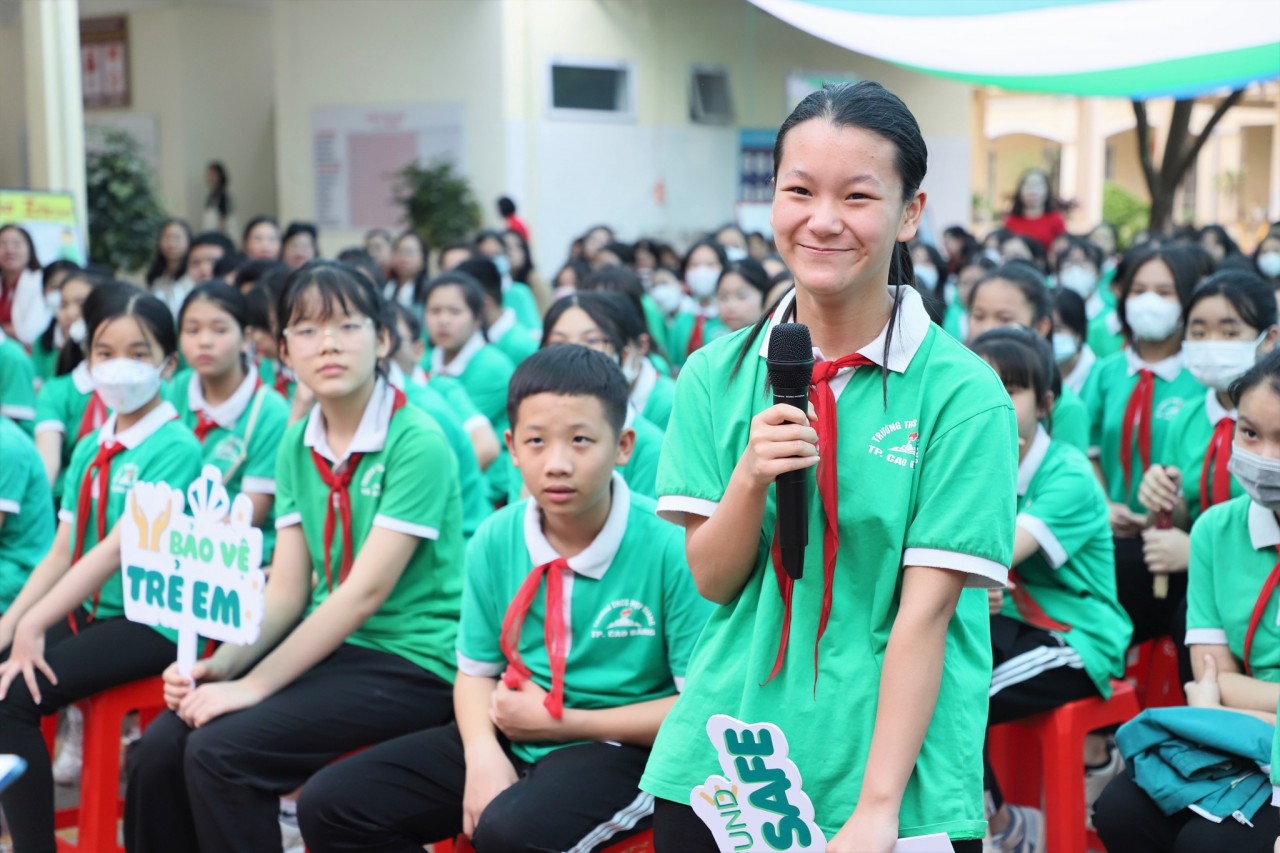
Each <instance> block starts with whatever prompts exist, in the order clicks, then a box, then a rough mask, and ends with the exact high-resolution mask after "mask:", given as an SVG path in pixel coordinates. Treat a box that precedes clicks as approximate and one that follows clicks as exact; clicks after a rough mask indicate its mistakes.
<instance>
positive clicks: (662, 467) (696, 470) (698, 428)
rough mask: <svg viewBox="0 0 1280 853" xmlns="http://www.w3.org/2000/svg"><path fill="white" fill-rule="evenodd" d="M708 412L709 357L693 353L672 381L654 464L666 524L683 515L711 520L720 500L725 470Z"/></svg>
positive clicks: (710, 414)
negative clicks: (668, 410)
mask: <svg viewBox="0 0 1280 853" xmlns="http://www.w3.org/2000/svg"><path fill="white" fill-rule="evenodd" d="M712 410H713V406H712V405H711V393H710V389H709V387H708V385H707V359H706V358H705V357H704V356H702V355H699V354H698V353H694V355H693V357H692V358H690V359H689V363H688V364H687V365H686V366H685V369H684V370H682V371H681V372H680V378H679V379H678V380H676V395H675V404H674V405H673V406H672V409H671V422H670V423H669V424H668V425H667V432H666V436H665V438H664V439H663V442H662V459H661V461H660V462H659V464H658V482H657V492H658V496H659V503H658V510H659V513H660V514H662V515H664V516H665V517H667V518H668V519H669V520H678V519H677V518H675V517H673V516H680V515H681V514H682V513H684V512H687V511H692V512H695V513H697V514H700V515H706V516H709V515H711V513H712V512H713V511H714V510H715V506H716V504H718V503H719V502H720V499H721V498H722V497H724V490H725V487H726V485H727V483H728V474H729V472H726V471H723V470H722V469H721V466H720V461H719V457H718V454H717V450H718V448H719V446H720V443H719V442H718V441H716V439H715V435H714V434H713V433H714V430H713V425H712V421H711V418H712ZM690 499H692V500H690Z"/></svg>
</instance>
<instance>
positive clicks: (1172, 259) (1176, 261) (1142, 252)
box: [1116, 244, 1200, 340]
mask: <svg viewBox="0 0 1280 853" xmlns="http://www.w3.org/2000/svg"><path fill="white" fill-rule="evenodd" d="M1152 261H1163V262H1164V264H1165V265H1166V266H1168V267H1169V270H1170V271H1171V272H1172V273H1173V282H1174V286H1175V288H1176V290H1177V293H1178V302H1179V303H1181V305H1182V314H1183V316H1184V317H1185V316H1186V312H1187V304H1188V303H1189V302H1190V301H1191V291H1192V290H1193V289H1194V288H1195V286H1196V282H1197V281H1199V280H1200V275H1199V272H1198V271H1197V268H1196V263H1195V260H1194V258H1193V257H1192V255H1191V253H1190V252H1188V251H1186V250H1185V249H1180V248H1177V247H1165V246H1160V245H1158V244H1153V245H1147V246H1139V247H1138V248H1136V249H1130V250H1129V251H1128V252H1126V253H1125V255H1124V259H1123V260H1122V261H1120V266H1119V268H1117V270H1116V281H1117V282H1118V295H1117V297H1116V318H1117V319H1118V320H1119V321H1120V329H1121V330H1122V331H1123V332H1124V336H1125V337H1126V338H1128V339H1130V340H1132V339H1133V330H1132V329H1131V328H1129V320H1128V317H1126V316H1125V301H1126V300H1128V298H1129V294H1130V293H1131V292H1132V291H1133V280H1134V278H1135V277H1136V276H1137V275H1138V270H1140V269H1142V268H1143V267H1144V266H1146V265H1147V264H1149V263H1151V262H1152Z"/></svg>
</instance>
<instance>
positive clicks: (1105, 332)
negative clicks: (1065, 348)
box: [1085, 308, 1124, 359]
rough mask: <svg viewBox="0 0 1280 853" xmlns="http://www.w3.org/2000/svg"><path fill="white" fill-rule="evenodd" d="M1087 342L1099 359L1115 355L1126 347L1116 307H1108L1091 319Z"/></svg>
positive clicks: (1086, 337) (1087, 331)
mask: <svg viewBox="0 0 1280 853" xmlns="http://www.w3.org/2000/svg"><path fill="white" fill-rule="evenodd" d="M1085 343H1087V344H1088V345H1089V348H1090V349H1092V350H1093V351H1094V353H1095V354H1096V355H1097V356H1098V358H1099V359H1104V358H1107V357H1108V356H1112V355H1115V354H1116V353H1118V352H1120V351H1122V350H1123V349H1124V334H1123V333H1122V332H1121V331H1120V325H1119V320H1117V319H1116V309H1115V308H1108V309H1106V310H1105V311H1103V312H1102V313H1101V314H1099V315H1098V316H1097V317H1094V318H1093V319H1092V320H1090V321H1089V325H1088V326H1087V327H1086V329H1085Z"/></svg>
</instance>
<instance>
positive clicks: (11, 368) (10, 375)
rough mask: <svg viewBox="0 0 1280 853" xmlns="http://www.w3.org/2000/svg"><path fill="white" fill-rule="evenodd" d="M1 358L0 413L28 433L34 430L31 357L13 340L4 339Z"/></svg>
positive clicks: (34, 374)
mask: <svg viewBox="0 0 1280 853" xmlns="http://www.w3.org/2000/svg"><path fill="white" fill-rule="evenodd" d="M3 356H4V357H3V358H0V415H4V416H5V417H7V418H10V419H11V420H13V421H15V422H16V423H17V424H18V426H20V427H22V429H23V431H24V432H26V433H27V434H28V435H32V434H34V432H35V417H36V389H35V380H36V373H35V370H34V369H33V368H32V367H31V359H30V358H28V357H27V354H26V353H25V352H23V351H22V348H21V347H20V346H18V344H16V343H14V342H13V341H6V342H5V345H4V347H3Z"/></svg>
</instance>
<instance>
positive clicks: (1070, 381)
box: [1062, 344, 1098, 394]
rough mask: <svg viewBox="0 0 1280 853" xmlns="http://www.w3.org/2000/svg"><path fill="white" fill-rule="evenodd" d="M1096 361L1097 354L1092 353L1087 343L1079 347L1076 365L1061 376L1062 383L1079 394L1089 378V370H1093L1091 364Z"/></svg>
mask: <svg viewBox="0 0 1280 853" xmlns="http://www.w3.org/2000/svg"><path fill="white" fill-rule="evenodd" d="M1097 361H1098V356H1097V355H1096V354H1094V352H1093V349H1092V348H1091V347H1090V346H1089V345H1088V344H1085V345H1084V346H1082V347H1080V357H1079V358H1077V359H1076V366H1075V367H1073V368H1071V372H1070V373H1068V374H1067V375H1066V376H1064V377H1062V384H1063V385H1066V386H1067V387H1068V388H1070V389H1071V390H1072V391H1075V392H1076V393H1077V394H1079V393H1080V392H1081V391H1083V390H1084V383H1085V380H1086V379H1088V378H1089V371H1091V370H1093V366H1094V364H1096V363H1097Z"/></svg>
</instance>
